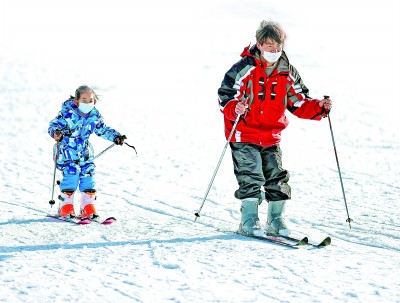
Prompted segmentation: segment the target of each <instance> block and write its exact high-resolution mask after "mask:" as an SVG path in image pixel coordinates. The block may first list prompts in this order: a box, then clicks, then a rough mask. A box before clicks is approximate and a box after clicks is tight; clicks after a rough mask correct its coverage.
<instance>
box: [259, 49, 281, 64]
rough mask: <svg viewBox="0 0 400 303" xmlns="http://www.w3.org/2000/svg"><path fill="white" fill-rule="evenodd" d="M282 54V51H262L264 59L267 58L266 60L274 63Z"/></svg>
mask: <svg viewBox="0 0 400 303" xmlns="http://www.w3.org/2000/svg"><path fill="white" fill-rule="evenodd" d="M281 55H282V51H280V52H277V53H271V52H266V51H264V52H263V57H264V59H265V60H267V62H270V63H275V62H276V61H278V59H279V58H280V57H281Z"/></svg>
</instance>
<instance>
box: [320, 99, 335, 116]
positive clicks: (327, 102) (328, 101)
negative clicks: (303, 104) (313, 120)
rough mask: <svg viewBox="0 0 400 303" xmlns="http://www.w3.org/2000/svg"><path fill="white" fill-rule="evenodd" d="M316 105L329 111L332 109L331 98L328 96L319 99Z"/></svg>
mask: <svg viewBox="0 0 400 303" xmlns="http://www.w3.org/2000/svg"><path fill="white" fill-rule="evenodd" d="M318 105H319V106H320V107H322V108H323V109H324V110H325V112H327V113H329V112H330V110H331V109H332V101H331V99H329V97H328V98H325V99H322V100H321V101H319V102H318Z"/></svg>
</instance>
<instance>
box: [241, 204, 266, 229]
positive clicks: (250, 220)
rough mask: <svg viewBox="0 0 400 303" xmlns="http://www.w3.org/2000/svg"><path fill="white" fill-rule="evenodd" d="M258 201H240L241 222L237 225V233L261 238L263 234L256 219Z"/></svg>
mask: <svg viewBox="0 0 400 303" xmlns="http://www.w3.org/2000/svg"><path fill="white" fill-rule="evenodd" d="M259 202H260V199H258V198H247V199H243V200H242V206H241V208H240V212H241V213H242V218H241V222H240V225H239V231H238V232H239V233H241V234H244V235H254V236H262V234H263V233H264V232H263V231H262V229H261V226H260V219H259V218H258V205H259Z"/></svg>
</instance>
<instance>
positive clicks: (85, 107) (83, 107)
mask: <svg viewBox="0 0 400 303" xmlns="http://www.w3.org/2000/svg"><path fill="white" fill-rule="evenodd" d="M93 107H94V102H90V103H81V102H79V106H78V108H79V110H80V111H81V112H82V113H84V114H87V113H89V112H90V111H91V110H92V109H93Z"/></svg>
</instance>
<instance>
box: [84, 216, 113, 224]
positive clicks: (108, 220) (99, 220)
mask: <svg viewBox="0 0 400 303" xmlns="http://www.w3.org/2000/svg"><path fill="white" fill-rule="evenodd" d="M90 220H91V221H92V222H96V223H100V224H103V225H111V224H114V223H115V222H117V219H116V218H115V217H108V218H107V219H105V220H103V219H102V218H100V217H95V218H91V219H90Z"/></svg>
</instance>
